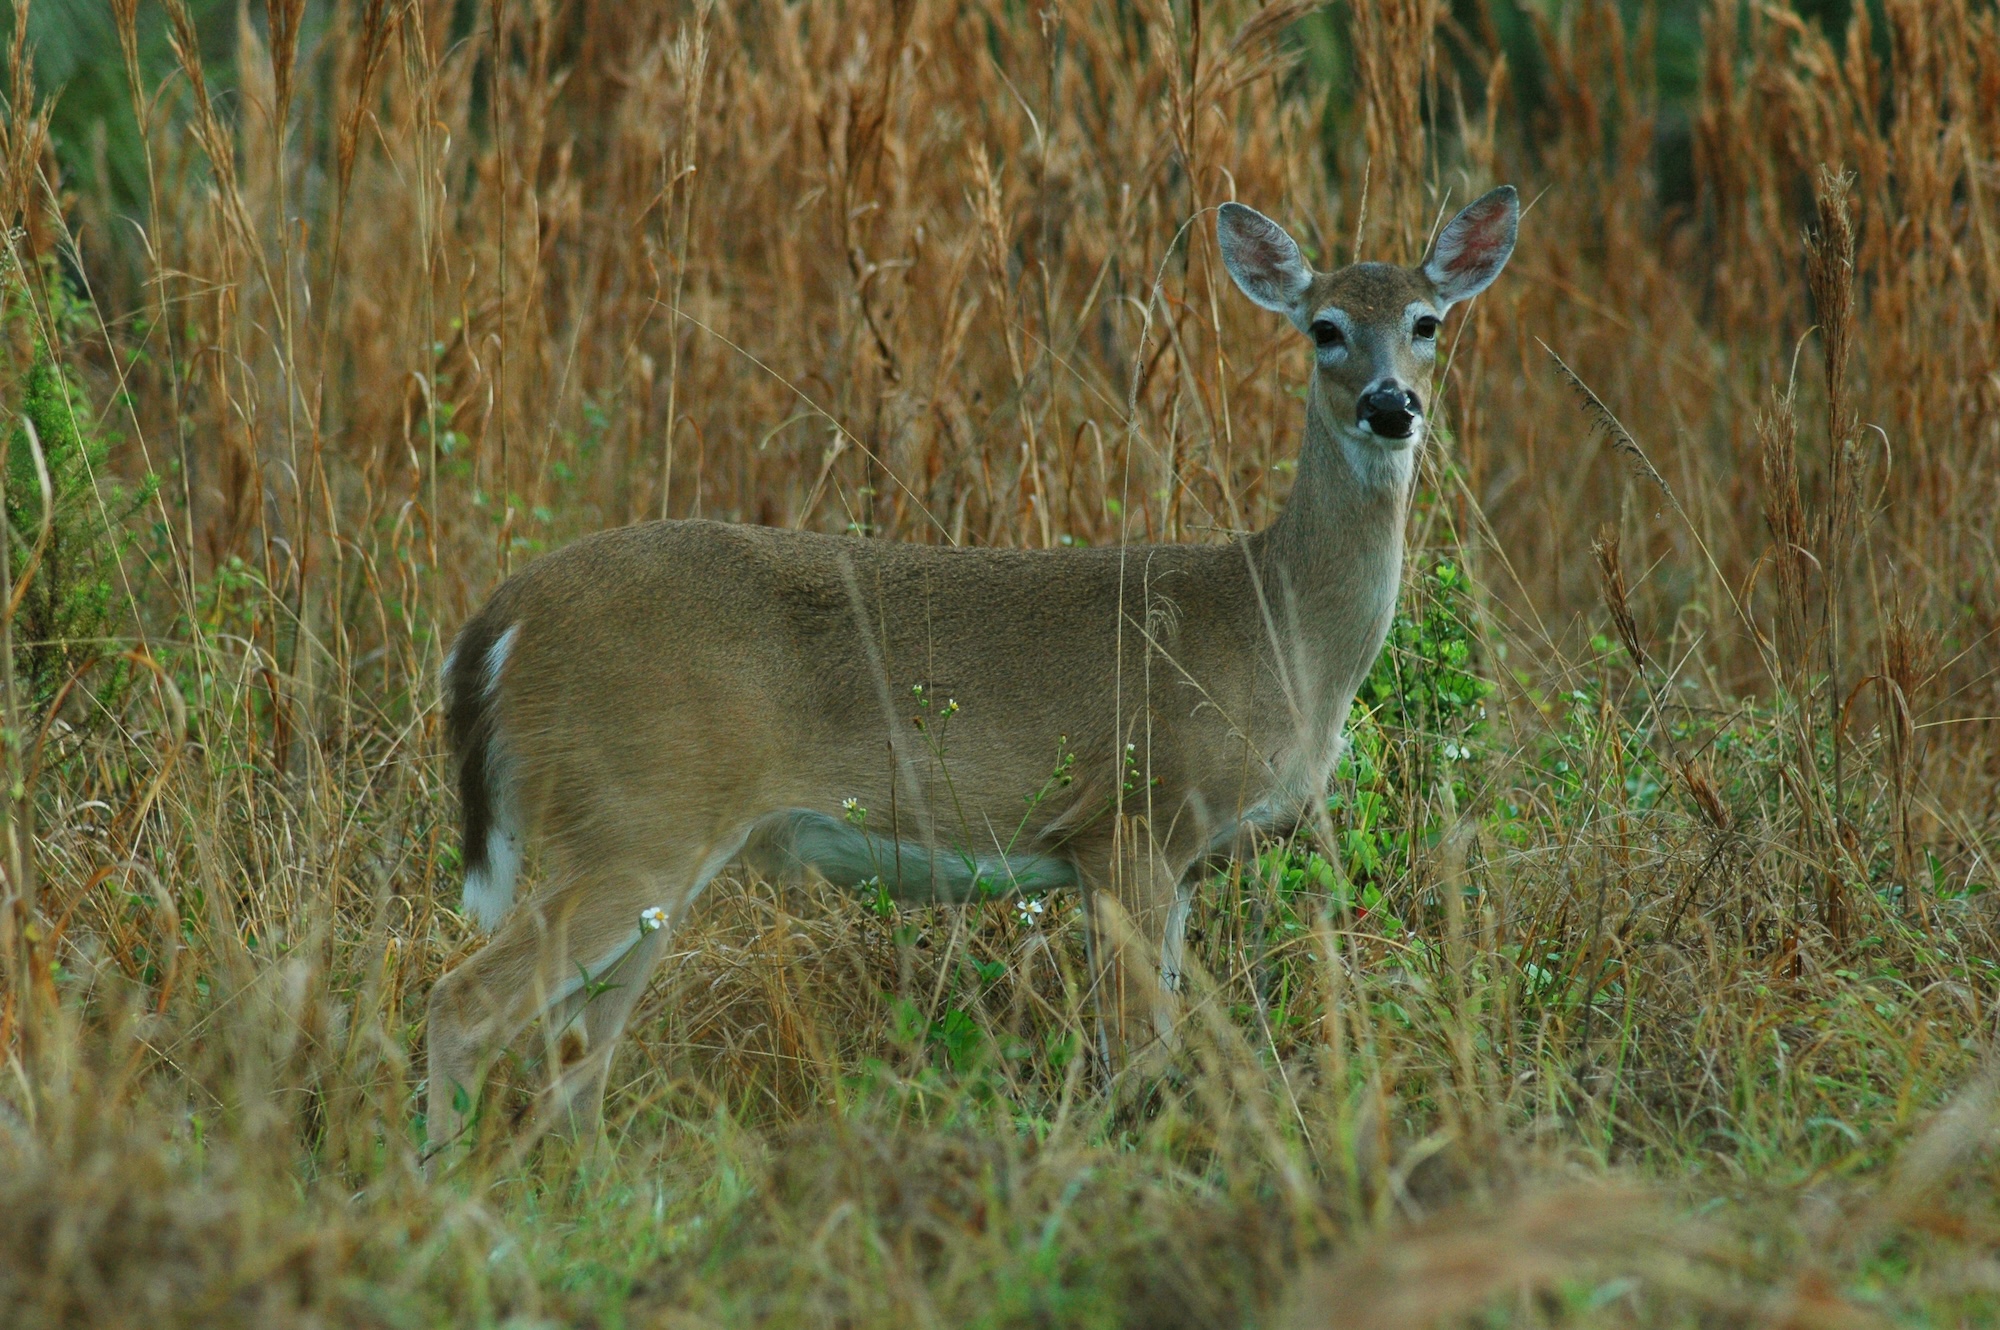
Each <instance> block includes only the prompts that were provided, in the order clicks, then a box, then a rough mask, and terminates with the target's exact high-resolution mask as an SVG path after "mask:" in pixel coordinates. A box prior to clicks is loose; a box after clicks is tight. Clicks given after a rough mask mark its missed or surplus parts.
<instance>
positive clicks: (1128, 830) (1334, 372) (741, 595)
mask: <svg viewBox="0 0 2000 1330" xmlns="http://www.w3.org/2000/svg"><path fill="white" fill-rule="evenodd" d="M1519 217H1520V204H1519V201H1518V199H1517V197H1516V195H1515V192H1514V190H1513V189H1512V188H1511V187H1503V188H1500V189H1496V190H1494V191H1492V192H1491V193H1489V194H1487V195H1485V196H1484V197H1482V198H1480V199H1479V200H1478V201H1476V202H1474V203H1472V204H1471V205H1469V206H1468V207H1466V208H1465V210H1464V211H1462V212H1460V213H1459V214H1458V215H1457V216H1456V217H1455V218H1453V219H1452V221H1451V223H1450V224H1449V225H1448V226H1446V227H1445V228H1444V230H1443V231H1442V232H1441V233H1440V234H1439V236H1438V239H1437V243H1436V245H1435V246H1434V247H1433V249H1432V252H1431V254H1430V256H1429V257H1428V258H1427V259H1426V260H1425V261H1424V262H1423V263H1421V264H1419V265H1418V266H1417V267H1414V268H1403V267H1397V266H1393V265H1390V264H1382V263H1357V264H1354V265H1352V266H1351V267H1347V268H1343V269H1341V270H1340V271H1338V272H1333V273H1322V274H1316V273H1314V272H1313V271H1312V270H1311V269H1310V268H1309V267H1307V266H1306V263H1305V261H1304V259H1303V258H1302V257H1301V255H1300V253H1299V247H1298V246H1297V244H1295V243H1294V242H1293V241H1292V238H1291V237H1290V236H1288V235H1286V234H1285V232H1284V231H1283V230H1282V229H1281V228H1280V227H1279V226H1278V225H1277V224H1276V223H1274V222H1272V221H1271V220H1270V219H1268V218H1266V217H1264V216H1263V215H1262V214H1260V213H1257V212H1255V211H1253V210H1251V209H1249V208H1246V207H1242V206H1240V205H1238V204H1234V203H1228V204H1224V205H1223V206H1222V209H1221V214H1220V217H1219V218H1218V220H1217V226H1216V230H1217V237H1218V239H1219V241H1220V244H1221V250H1222V257H1223V261H1224V262H1225V263H1226V264H1227V266H1228V268H1229V272H1230V275H1231V276H1232V277H1234V278H1235V279H1236V284H1237V286H1239V287H1240V288H1242V290H1243V293H1244V294H1245V295H1247V296H1249V297H1250V299H1251V300H1253V301H1255V302H1256V303H1257V304H1259V305H1262V306H1263V307H1264V308H1266V309H1270V310H1275V311H1277V312H1278V313H1280V314H1283V315H1285V316H1286V317H1287V318H1289V319H1290V320H1291V321H1292V323H1293V324H1294V325H1295V326H1296V327H1297V328H1298V330H1299V331H1300V332H1301V333H1303V334H1305V335H1306V336H1307V337H1308V338H1310V339H1311V341H1312V343H1313V348H1314V370H1315V372H1314V373H1313V376H1312V385H1311V391H1310V392H1309V393H1308V395H1307V399H1306V422H1305V442H1304V444H1303V446H1302V448H1301V449H1300V453H1299V459H1298V471H1297V481H1296V484H1295V486H1294V488H1293V490H1292V494H1291V497H1290V499H1289V500H1288V501H1287V502H1286V504H1285V508H1284V511H1283V512H1282V513H1281V514H1280V515H1279V517H1278V519H1277V521H1276V522H1274V523H1273V524H1272V525H1271V526H1270V527H1269V528H1267V529H1265V530H1263V531H1259V532H1257V533H1255V534H1254V535H1250V536H1246V537H1244V538H1242V539H1239V540H1234V541H1231V542H1229V543H1227V544H1211V545H1128V546H1122V547H1117V548H1105V549H1068V550H1033V551H1028V550H1000V549H947V548H940V547H935V546H918V545H898V544H890V543H886V542H881V541H874V540H864V539H856V538H850V537H842V536H827V535H817V534H812V533H808V532H795V531H779V530H772V529H769V528H763V527H753V526H732V525H725V524H721V523H716V522H699V521H668V522H653V523H649V524H646V525H643V526H633V527H626V528H624V529H622V530H618V531H609V532H604V533H602V534H599V535H595V536H591V537H589V538H587V539H584V540H580V541H578V542H577V543H576V544H574V545H571V546H569V547H568V548H566V549H564V550H561V551H559V552H557V553H555V554H551V555H549V556H548V557H547V558H544V559H541V560H539V561H537V562H536V563H535V564H533V565H532V566H531V567H529V568H527V569H526V570H525V571H523V572H521V573H520V574H518V575H517V576H515V577H513V578H511V579H509V580H508V582H507V583H506V584H505V585H503V586H502V587H501V588H500V589H499V590H498V591H497V592H495V593H494V595H493V598H492V599H491V600H490V601H488V602H487V604H486V606H485V608H484V609H482V610H481V611H480V612H479V613H478V614H477V615H476V616H475V617H474V618H473V619H472V621H471V622H469V623H468V624H467V625H466V626H465V628H464V630H463V631H462V632H461V633H460V634H459V637H458V640H457V642H456V643H455V644H454V646H453V647H452V652H451V656H450V658H449V659H448V660H447V661H446V663H445V719H446V728H447V731H448V734H449V737H450V741H451V745H452V748H453V751H454V753H455V756H456V760H457V763H458V786H459V793H460V798H461V801H462V804H463V817H464V836H465V839H464V852H465V870H466V874H465V909H466V911H467V912H468V913H469V914H471V915H472V916H473V917H474V918H475V919H476V920H478V921H479V922H480V923H481V924H483V925H485V926H487V927H497V928H498V929H499V934H498V936H496V937H495V938H494V939H493V941H492V942H491V943H490V944H489V945H488V946H487V947H486V948H485V949H484V950H482V951H480V952H479V953H478V954H477V955H475V956H473V957H472V958H471V959H469V960H467V961H466V962H465V963H464V964H462V965H460V966H459V967H458V968H457V969H455V970H453V971H452V972H451V973H449V974H447V975H445V976H444V977H443V978H442V979H441V980H439V981H438V984H437V987H436V989H435V990H434V991H433V992H432V994H431V1000H430V1030H429V1046H430V1090H429V1109H428V1112H429V1117H428V1123H427V1127H428V1134H429V1137H430V1140H431V1141H432V1142H433V1149H436V1148H437V1147H438V1146H439V1145H442V1144H443V1143H445V1142H449V1141H450V1140H452V1139H453V1138H454V1137H456V1136H458V1135H459V1134H460V1133H462V1132H463V1130H464V1128H465V1126H466V1123H467V1120H468V1119H467V1115H468V1113H469V1111H470V1106H471V1104H472V1102H473V1100H474V1098H475V1097H476V1096H477V1094H478V1091H479V1087H480V1083H481V1081H482V1079H483V1077H484V1075H485V1072H486V1070H487V1066H488V1063H489V1061H490V1059H491V1058H492V1057H493V1056H494V1055H495V1054H496V1053H498V1052H499V1051H500V1050H501V1049H502V1048H504V1047H505V1046H506V1045H507V1043H508V1042H509V1041H511V1040H512V1039H513V1038H514V1037H515V1036H517V1035H518V1034H519V1033H520V1032H521V1031H522V1030H523V1029H525V1028H526V1027H527V1025H528V1024H529V1023H530V1022H532V1021H533V1020H534V1019H535V1018H536V1017H538V1016H540V1017H543V1018H545V1028H546V1029H547V1030H549V1031H551V1032H552V1034H551V1038H550V1043H551V1045H552V1047H553V1048H554V1050H555V1053H554V1057H553V1061H554V1063H555V1066H554V1068H553V1072H552V1079H551V1084H550V1086H549V1089H548V1091H547V1093H546V1096H545V1098H544V1100H543V1103H542V1108H541V1110H540V1116H541V1117H542V1118H543V1120H544V1122H548V1121H550V1120H551V1119H552V1118H553V1119H554V1120H556V1121H560V1120H561V1119H562V1118H567V1119H568V1121H569V1124H570V1125H571V1126H572V1127H573V1128H579V1129H583V1130H589V1131H592V1132H594V1131H595V1129H596V1124H597V1121H598V1115H599V1113H600V1111H601V1107H602V1100H603V1095H604V1083H605V1075H606V1072H607V1071H608V1069H609V1066H610V1060H611V1055H612V1049H613V1046H614V1044H615V1043H616V1041H617V1038H618V1035H619V1033H620V1031H621V1030H622V1028H623V1027H624V1024H625V1021H626V1018H627V1017H628V1016H629V1015H630V1013H631V1011H632V1008H633V1005H634V1004H635V1003H636V1002H637V1000H638V998H639V996H640V994H641V992H642V991H643V990H644V989H645V987H646V981H647V979H648V977H649V976H650V975H651V974H652V971H653V968H654V966H655V964H656V963H657V962H658V960H659V957H660V954H661V951H662V949H663V948H664V946H665V944H666V941H667V937H668V933H669V931H670V929H671V927H672V926H677V925H679V924H680V923H681V922H682V921H683V920H684V919H686V918H687V915H688V912H689V910H691V909H692V908H693V906H694V903H695V900H696V898H697V897H698V896H699V895H700V894H701V891H702V888H703V887H704V886H706V885H707V884H708V882H709V880H710V879H711V878H713V877H714V876H715V875H716V873H717V872H719V871H720V870H721V869H722V868H723V867H724V866H725V865H727V864H729V863H730V862H731V861H732V860H736V859H739V858H741V859H744V860H747V861H749V862H750V863H752V864H753V865H755V866H757V867H759V868H762V869H763V870H765V871H769V872H787V871H790V872H796V871H799V870H802V869H807V868H809V869H811V870H813V871H816V872H818V873H820V874H823V875H824V876H825V877H826V878H827V879H828V880H830V881H831V882H833V883H835V884H838V885H844V886H857V887H866V888H867V889H869V890H874V889H876V884H877V883H879V884H880V886H881V887H882V888H884V889H886V890H887V891H888V892H889V893H891V894H892V895H893V896H895V897H896V898H898V899H901V900H906V901H960V900H966V899H971V898H976V897H978V896H980V895H982V894H997V893H1007V892H1018V891H1031V892H1040V891H1043V890H1047V889H1050V888H1055V887H1066V886H1074V887H1078V888H1080V889H1081V890H1082V891H1083V893H1084V899H1085V901H1086V903H1087V915H1088V917H1089V918H1090V919H1091V921H1092V923H1091V929H1090V933H1091V937H1092V946H1093V956H1094V958H1095V959H1094V961H1093V964H1094V965H1096V966H1097V967H1098V977H1099V983H1100V990H1099V1002H1100V1008H1099V1009H1100V1011H1101V1012H1102V1013H1103V1021H1104V1023H1105V1024H1106V1025H1108V1026H1109V1028H1110V1029H1111V1030H1112V1032H1113V1033H1114V1035H1115V1037H1116V1038H1117V1040H1118V1044H1119V1047H1120V1048H1121V1049H1122V1050H1124V1051H1125V1052H1126V1053H1127V1054H1130V1053H1132V1052H1135V1051H1137V1050H1138V1049H1139V1048H1140V1047H1141V1046H1142V1045H1143V1044H1145V1043H1147V1042H1149V1041H1151V1040H1153V1039H1155V1038H1163V1037H1165V1036H1167V1035H1168V1034H1169V1033H1170V1031H1171V1026H1172V1021H1173V1018H1174V1013H1175V1006H1176V1001H1177V999H1176V997H1175V994H1176V992H1177V990H1178V988H1179V985H1180V973H1179V971H1180V967H1181V963H1182V962H1181V957H1182V947H1183V940H1182V938H1183V933H1184V930H1185V925H1186V920H1187V916H1188V905H1189V895H1190V892H1191V891H1192V889H1193V886H1194V884H1195V882H1196V880H1197V878H1198V876H1199V874H1200V872H1201V870H1202V867H1203V864H1204V863H1205V861H1208V860H1210V859H1212V858H1214V857H1216V856H1218V855H1222V854H1226V853H1228V852H1230V851H1231V850H1232V849H1233V847H1235V846H1236V845H1237V844H1238V843H1239V842H1240V841H1241V840H1242V839H1243V838H1244V837H1245V836H1246V833H1249V832H1251V831H1253V830H1260V829H1268V830H1277V831H1282V830H1284V829H1287V828H1289V827H1293V826H1296V825H1297V824H1298V823H1299V822H1300V821H1301V819H1303V818H1306V817H1309V816H1313V815H1314V814H1315V812H1316V809H1315V805H1317V804H1319V803H1320V801H1322V800H1323V799H1324V797H1325V794H1326V789H1327V783H1328V780H1329V777H1330V775H1331V772H1332V769H1333V764H1334V759H1335V757H1336V756H1337V755H1338V753H1339V751H1340V747H1341V743H1342V739H1341V730H1342V726H1343V724H1344V723H1345V721H1346V718H1347V711H1348V706H1349V704H1350V702H1351V701H1352V700H1353V697H1354V692H1355V689H1356V688H1357V687H1358V686H1359V685H1360V683H1361V681H1362V679H1363V677H1364V676H1365V675H1366V674H1367V672H1368V669H1369V666H1370V665H1371V664H1372V662H1373V661H1374V659H1375V655H1376V653H1377V652H1378V651H1379V650H1380V649H1381V646H1382V640H1383V637H1384V635H1385V634H1386V633H1387V631H1388V628H1389V623H1390V619H1391V616H1392V615H1393V613H1394V611H1395V605H1396V592H1397V585H1398V582H1399V580H1400V576H1401V570H1402V560H1403V528H1404V522H1405V516H1406V511H1407V507H1408V502H1409V494H1410V488H1411V475H1412V471H1413V468H1414V465H1415V460H1414V459H1415V454H1416V451H1417V448H1418V446H1419V444H1420V443H1421V442H1422V439H1423V436H1424V430H1425V425H1426V410H1427V407H1428V405H1429V392H1430V390H1431V378H1432V372H1433V367H1434V364H1435V360H1436V356H1437V345H1438V337H1439V332H1440V329H1441V327H1442V324H1443V320H1444V317H1445V313H1446V311H1447V310H1449V309H1450V308H1451V307H1452V306H1453V305H1455V304H1457V303H1459V302H1461V301H1464V300H1468V299H1470V298H1471V297H1473V296H1474V295H1477V294H1478V293H1479V292H1480V291H1482V290H1484V289H1485V288H1486V286H1487V285H1488V284H1489V283H1491V282H1492V281H1493V279H1494V278H1495V277H1496V276H1497V275H1498V274H1499V272H1500V269H1501V267H1502V266H1503V265H1504V264H1505V263H1506V262H1507V258H1508V256H1509V255H1510V254H1511V253H1512V252H1513V248H1514V236H1515V230H1516V227H1517V225H1518V222H1519ZM530 836H533V837H535V838H536V839H537V840H538V842H539V844H540V846H541V848H542V860H543V864H544V867H545V868H546V877H547V881H546V883H545V884H544V885H543V886H542V887H541V889H540V890H539V891H538V892H537V893H536V894H535V896H534V897H533V898H532V899H531V900H529V901H528V902H527V903H526V904H525V905H524V907H523V908H521V909H519V910H515V911H513V912H512V913H510V907H511V906H512V904H513V899H514V885H515V878H516V876H517V874H518V873H519V871H520V868H521V863H522V849H523V845H524V843H525V842H526V840H527V839H528V838H529V837H530Z"/></svg>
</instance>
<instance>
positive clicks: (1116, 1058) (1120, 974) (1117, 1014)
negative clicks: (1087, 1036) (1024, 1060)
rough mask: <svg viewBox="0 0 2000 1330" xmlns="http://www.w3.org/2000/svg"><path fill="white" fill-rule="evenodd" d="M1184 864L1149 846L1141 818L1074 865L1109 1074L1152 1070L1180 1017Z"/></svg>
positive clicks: (1185, 912)
mask: <svg viewBox="0 0 2000 1330" xmlns="http://www.w3.org/2000/svg"><path fill="white" fill-rule="evenodd" d="M1186 858H1187V856H1186V855H1184V854H1173V853H1170V852H1169V849H1168V847H1166V846H1162V845H1158V844H1155V843H1154V842H1153V840H1152V838H1151V837H1149V836H1148V835H1147V834H1146V828H1145V822H1144V820H1143V819H1140V818H1130V819H1126V821H1125V825H1124V826H1123V827H1121V828H1120V829H1119V831H1118V834H1116V835H1114V836H1111V837H1110V838H1109V839H1108V841H1107V842H1105V843H1102V844H1099V845H1096V846H1092V847H1089V848H1088V849H1087V850H1086V851H1085V852H1084V853H1081V854H1079V855H1078V857H1077V879H1078V881H1079V883H1080V884H1081V885H1082V889H1083V892H1084V898H1085V916H1086V918H1087V920H1088V921H1089V922H1088V926H1089V929H1090V935H1089V943H1090V955H1091V965H1092V970H1093V973H1092V976H1091V978H1092V996H1093V998H1094V1006H1095V1009H1096V1013H1097V1023H1098V1027H1099V1031H1100V1035H1101V1037H1102V1040H1103V1044H1104V1046H1105V1048H1104V1052H1105V1056H1107V1057H1108V1058H1109V1059H1110V1061H1111V1062H1112V1064H1113V1066H1112V1068H1111V1070H1117V1069H1121V1068H1127V1067H1140V1068H1144V1067H1151V1066H1153V1065H1155V1064H1156V1063H1158V1062H1160V1061H1161V1060H1163V1059H1164V1057H1165V1056H1166V1054H1167V1053H1168V1052H1169V1051H1170V1050H1171V1049H1172V1048H1173V1046H1174V1030H1175V1026H1176V1024H1177V1022H1178V1020H1179V1017H1180V987H1181V970H1182V966H1183V964H1184V961H1183V956H1184V953H1185V936H1186V931H1187V916H1188V899H1187V893H1186V892H1185V890H1184V889H1183V887H1182V882H1183V879H1184V878H1185V877H1186V876H1187V870H1188V864H1187V862H1186Z"/></svg>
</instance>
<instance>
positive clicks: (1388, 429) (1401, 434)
mask: <svg viewBox="0 0 2000 1330" xmlns="http://www.w3.org/2000/svg"><path fill="white" fill-rule="evenodd" d="M1423 414H1424V406H1423V402H1422V401H1420V400H1419V399H1418V397H1417V395H1416V394H1415V393H1413V392H1411V391H1410V390H1409V389H1407V388H1405V387H1404V386H1403V385H1402V384H1400V383H1397V382H1396V381H1395V380H1394V379H1391V380H1389V381H1388V382H1386V383H1381V384H1377V385H1376V386H1375V387H1373V388H1370V389H1369V390H1368V391H1367V392H1365V393H1362V394H1361V399H1360V401H1358V402H1357V403H1356V404H1355V423H1356V424H1358V425H1360V426H1361V428H1363V429H1365V430H1367V431H1368V432H1369V433H1370V434H1373V435H1375V436H1376V437H1377V438H1381V439H1407V438H1409V437H1410V435H1411V434H1413V433H1414V432H1415V431H1416V428H1417V422H1418V421H1419V420H1421V419H1423Z"/></svg>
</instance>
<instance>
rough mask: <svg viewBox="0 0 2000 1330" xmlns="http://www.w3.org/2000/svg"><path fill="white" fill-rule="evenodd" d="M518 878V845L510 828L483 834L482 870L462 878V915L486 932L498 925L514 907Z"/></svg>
mask: <svg viewBox="0 0 2000 1330" xmlns="http://www.w3.org/2000/svg"><path fill="white" fill-rule="evenodd" d="M520 875H521V842H520V839H519V838H518V837H517V836H515V834H514V832H513V829H512V828H511V827H507V826H495V827H494V828H493V829H492V830H491V831H489V832H487V833H486V868H485V870H484V871H480V870H477V869H475V870H474V871H472V872H470V873H467V874H466V875H465V913H466V914H467V915H469V916H471V918H472V921H473V922H474V923H476V924H478V925H479V926H480V927H481V928H483V929H485V930H486V931H487V932H489V933H490V932H492V931H493V930H494V929H496V928H498V927H499V926H500V921H501V920H502V919H505V918H506V917H507V911H508V910H510V909H512V908H513V907H514V881H515V879H516V878H518V877H519V876H520Z"/></svg>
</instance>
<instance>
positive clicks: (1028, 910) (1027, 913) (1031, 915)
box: [1014, 896, 1048, 924]
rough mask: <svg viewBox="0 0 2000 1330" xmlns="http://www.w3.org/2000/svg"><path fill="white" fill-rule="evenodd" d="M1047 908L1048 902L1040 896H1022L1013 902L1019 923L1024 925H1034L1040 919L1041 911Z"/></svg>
mask: <svg viewBox="0 0 2000 1330" xmlns="http://www.w3.org/2000/svg"><path fill="white" fill-rule="evenodd" d="M1047 908H1048V902H1046V901H1044V900H1043V899H1042V898H1041V897H1040V896H1024V897H1022V898H1021V899H1020V900H1017V901H1015V902H1014V909H1015V912H1016V913H1018V914H1019V915H1020V916H1021V922H1022V923H1024V924H1032V923H1034V922H1035V921H1036V920H1037V919H1039V918H1041V914H1042V911H1043V910H1046V909H1047Z"/></svg>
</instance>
